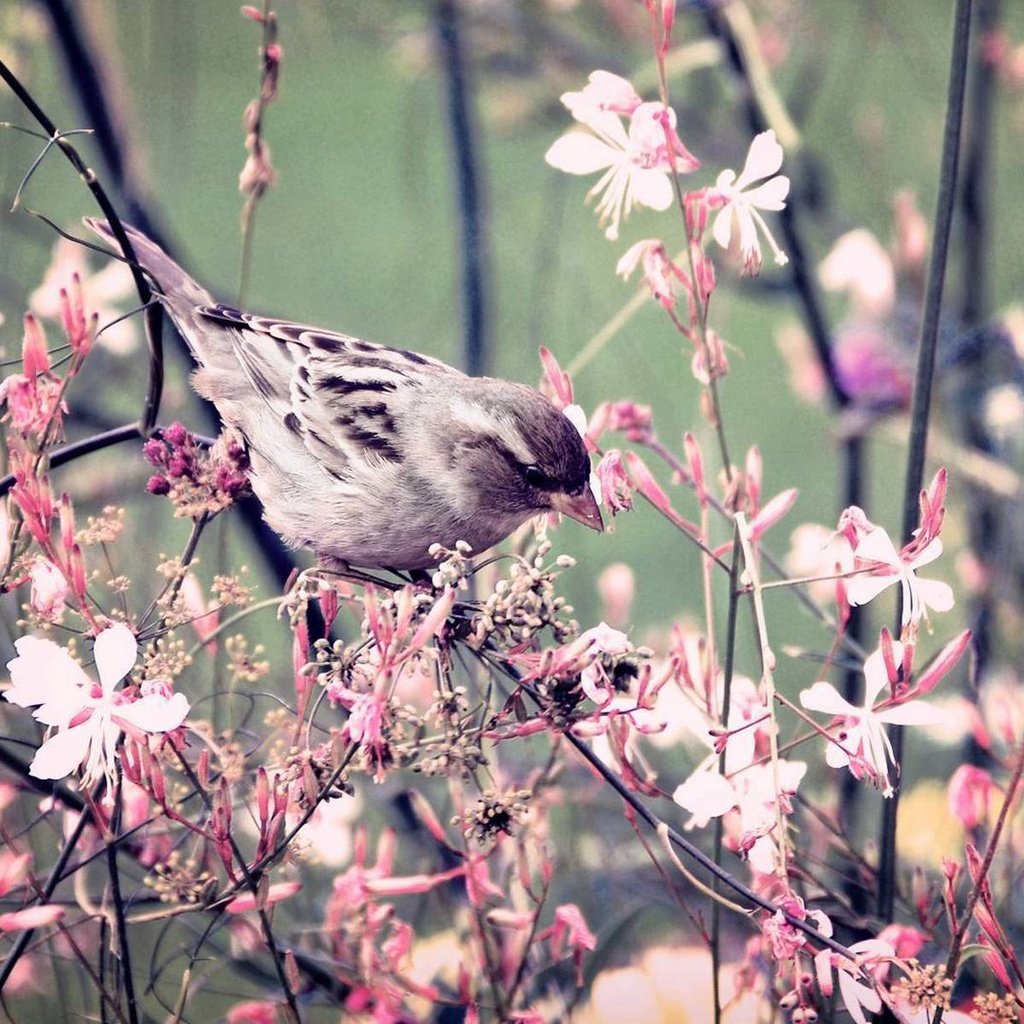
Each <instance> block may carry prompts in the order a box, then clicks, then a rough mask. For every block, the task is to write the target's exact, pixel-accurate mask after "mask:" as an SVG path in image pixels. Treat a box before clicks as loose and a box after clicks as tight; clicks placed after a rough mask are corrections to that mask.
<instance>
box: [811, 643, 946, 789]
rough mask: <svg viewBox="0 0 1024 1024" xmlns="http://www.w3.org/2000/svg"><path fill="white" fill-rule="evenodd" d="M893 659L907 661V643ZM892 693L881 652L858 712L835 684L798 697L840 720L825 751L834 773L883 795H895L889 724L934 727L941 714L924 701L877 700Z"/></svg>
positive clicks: (869, 669)
mask: <svg viewBox="0 0 1024 1024" xmlns="http://www.w3.org/2000/svg"><path fill="white" fill-rule="evenodd" d="M892 660H893V662H894V663H895V664H897V665H899V664H901V663H902V661H903V644H901V643H899V641H894V642H893V644H892ZM888 688H889V673H888V671H887V669H886V667H885V653H884V651H883V650H882V648H879V649H878V650H877V651H875V653H874V654H872V655H871V656H870V657H869V658H868V659H867V661H865V662H864V703H863V704H862V705H861V706H860V707H855V706H854V705H853V704H851V703H850V702H849V701H848V700H846V698H845V697H843V696H842V695H841V694H840V693H839V691H838V690H837V689H836V688H835V687H834V686H833V685H832V684H831V683H825V682H817V683H815V684H814V685H813V686H812V687H811V688H810V689H808V690H804V691H803V692H802V693H801V694H800V703H801V704H802V705H803V706H804V707H805V708H807V710H808V711H818V712H821V713H822V714H827V715H833V716H834V717H836V718H839V719H841V720H842V721H841V727H840V728H839V730H838V731H837V732H836V733H835V734H834V735H833V736H832V739H830V740H829V742H828V745H827V746H826V748H825V760H826V762H827V763H828V764H829V765H831V766H832V767H833V768H849V769H850V771H851V772H853V774H854V775H855V776H856V777H857V778H864V777H867V778H868V779H869V780H870V781H871V782H872V784H873V785H876V786H877V787H878V788H879V789H881V791H882V795H883V796H892V794H893V785H892V782H891V780H890V778H889V765H890V763H891V764H893V765H894V766H895V767H897V768H898V767H899V766H898V765H896V760H895V756H894V755H893V751H892V745H891V744H890V743H889V737H888V736H887V735H886V731H885V726H886V725H934V724H936V723H938V722H941V721H942V718H943V715H942V713H941V712H940V711H939V710H938V709H937V708H934V707H932V705H930V704H926V703H925V702H924V701H920V700H906V701H903V702H901V703H897V702H896V701H894V700H892V699H891V698H890V699H885V700H882V701H881V702H880V703H879V704H878V706H877V707H876V701H878V698H879V695H880V694H881V693H882V691H883V690H885V689H888Z"/></svg>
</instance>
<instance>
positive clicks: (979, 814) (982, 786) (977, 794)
mask: <svg viewBox="0 0 1024 1024" xmlns="http://www.w3.org/2000/svg"><path fill="white" fill-rule="evenodd" d="M996 789H997V787H996V784H995V783H994V782H993V781H992V776H991V775H990V774H989V773H988V772H987V771H985V769H984V768H976V767H975V766H974V765H972V764H962V765H960V767H959V768H957V770H956V771H955V772H953V776H952V778H951V779H950V780H949V790H948V792H949V812H950V814H952V815H953V817H954V818H956V820H957V821H959V822H960V824H961V825H963V827H964V828H967V829H975V828H977V827H978V826H979V825H981V824H983V823H984V822H985V821H987V820H988V812H989V805H990V803H991V801H992V794H993V792H995V791H996Z"/></svg>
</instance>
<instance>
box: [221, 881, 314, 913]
mask: <svg viewBox="0 0 1024 1024" xmlns="http://www.w3.org/2000/svg"><path fill="white" fill-rule="evenodd" d="M301 888H302V883H301V882H278V883H277V884H276V885H272V886H270V888H269V889H267V890H266V894H265V895H264V894H263V893H262V892H257V893H255V894H253V893H251V892H247V893H243V894H242V895H241V896H236V897H235V898H234V899H233V900H232V901H231V902H230V903H229V904H228V905H227V906H226V907H225V908H224V909H225V911H227V913H229V914H244V913H245V912H246V911H249V910H255V909H256V908H257V907H260V908H261V909H262V908H265V907H269V906H273V904H275V903H280V902H281V901H282V900H286V899H289V898H290V897H292V896H294V895H295V894H296V893H297V892H298V891H299V890H300V889H301Z"/></svg>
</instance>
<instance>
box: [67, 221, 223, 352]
mask: <svg viewBox="0 0 1024 1024" xmlns="http://www.w3.org/2000/svg"><path fill="white" fill-rule="evenodd" d="M85 224H86V226H87V227H88V228H90V229H91V230H92V231H94V232H96V234H97V235H99V236H100V238H102V239H104V241H106V242H109V243H110V244H111V245H112V246H114V248H115V249H117V248H119V246H118V244H117V239H116V238H115V237H114V233H113V231H111V229H110V225H109V224H108V223H107V222H106V221H105V220H98V219H94V218H92V217H87V218H86V219H85ZM124 229H125V232H126V233H127V235H128V240H129V241H130V242H131V244H132V249H133V250H134V253H135V261H136V262H137V263H138V265H139V266H140V267H142V269H143V270H145V271H146V273H147V275H148V276H149V278H150V280H151V281H152V283H153V289H154V291H155V292H156V295H157V298H159V300H160V301H161V302H162V303H163V305H164V307H165V308H166V310H167V312H168V313H169V314H170V317H171V319H172V320H173V321H174V323H175V326H176V327H177V328H178V330H179V331H180V332H181V335H182V337H184V339H185V341H186V342H187V343H188V347H189V349H190V350H191V351H192V355H194V356H195V357H196V359H197V360H198V362H200V363H201V364H202V365H204V366H209V365H211V364H212V365H216V364H218V363H220V362H223V361H225V360H226V361H228V364H229V365H233V363H234V357H233V356H232V355H231V353H230V347H229V346H224V345H218V346H217V349H213V348H212V347H211V346H212V345H213V344H215V343H216V342H217V341H218V340H221V341H222V340H223V339H218V338H217V335H216V333H213V332H211V331H210V330H209V328H208V326H207V325H206V324H205V323H204V322H203V321H202V319H201V318H200V317H199V316H198V314H197V307H201V306H211V305H213V304H214V298H213V296H212V295H211V294H210V293H209V292H208V291H207V290H206V289H205V288H204V287H203V286H202V285H201V284H199V283H198V282H197V281H195V280H194V279H193V278H192V277H190V276H189V275H188V274H187V273H186V272H185V271H184V270H183V269H182V268H181V267H179V266H178V264H177V263H175V262H174V260H172V259H171V257H170V256H168V255H167V253H165V252H164V251H163V249H161V248H160V246H159V245H157V244H156V242H154V241H153V240H152V239H151V238H148V237H147V236H146V235H144V234H143V233H142V232H141V231H140V230H139V229H138V228H136V227H132V225H131V224H125V225H124Z"/></svg>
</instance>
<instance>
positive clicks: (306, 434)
mask: <svg viewBox="0 0 1024 1024" xmlns="http://www.w3.org/2000/svg"><path fill="white" fill-rule="evenodd" d="M199 313H200V314H201V315H203V316H205V317H207V318H209V319H211V320H214V321H216V322H218V323H221V324H224V325H226V326H230V327H234V328H235V331H234V332H233V334H232V336H233V339H234V341H235V346H236V348H235V352H236V355H237V357H238V361H239V363H240V364H241V366H242V369H243V371H244V372H245V374H246V376H247V377H248V379H249V381H250V383H251V384H252V386H253V388H254V389H255V390H256V392H257V393H258V394H259V395H261V397H263V398H264V400H265V401H267V402H268V404H269V405H270V406H271V408H272V409H274V411H275V412H276V413H278V414H279V415H280V416H281V418H282V422H283V424H284V426H285V427H286V429H288V430H289V431H291V432H292V433H295V434H296V435H297V436H299V437H301V439H302V441H303V444H304V445H305V446H306V449H307V450H308V451H309V453H310V454H311V455H312V456H313V457H314V458H315V459H316V461H317V462H318V463H320V465H321V466H322V467H323V469H324V471H325V472H327V473H329V474H330V475H331V476H334V477H336V478H338V479H339V480H346V479H348V478H349V477H350V475H351V472H352V470H351V467H352V465H353V464H356V465H360V464H365V463H370V464H374V465H376V466H378V467H380V466H381V465H382V464H392V465H398V464H399V463H400V462H401V461H402V454H401V450H402V446H401V444H400V443H399V441H398V430H397V423H396V413H395V407H396V406H398V405H400V404H401V402H402V399H403V397H404V396H407V395H408V392H409V389H411V388H418V387H419V386H420V382H421V381H422V379H423V377H424V375H428V376H437V375H445V376H449V375H450V376H452V377H463V376H464V375H463V374H462V373H460V372H459V371H458V370H456V369H454V368H453V367H451V366H448V365H447V364H446V363H442V362H441V361H440V360H437V359H432V358H430V357H429V356H424V355H420V354H419V353H417V352H410V351H407V350H405V349H395V348H389V347H388V346H386V345H378V344H376V343H374V342H369V341H362V340H361V339H359V338H353V337H351V336H350V335H347V334H337V333H334V332H332V331H326V330H323V329H322V328H319V327H311V326H307V325H304V324H296V323H290V322H288V321H284V320H275V319H273V318H271V317H264V316H256V315H254V314H251V313H243V312H241V311H239V310H237V309H234V308H233V307H231V306H224V305H217V306H207V307H203V308H202V309H200V310H199ZM269 341H273V342H276V344H268V343H267V342H269Z"/></svg>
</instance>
